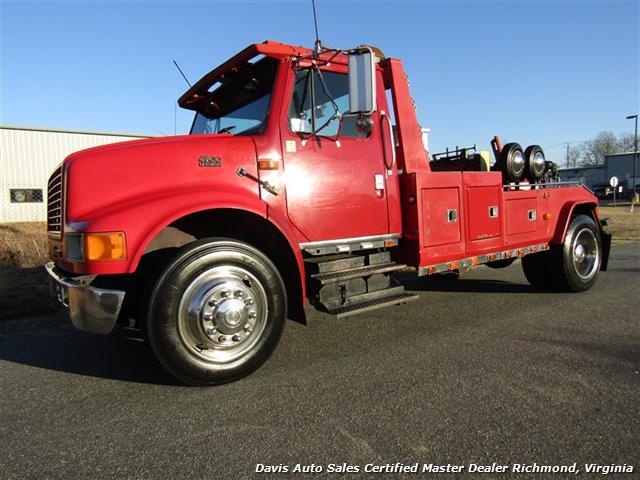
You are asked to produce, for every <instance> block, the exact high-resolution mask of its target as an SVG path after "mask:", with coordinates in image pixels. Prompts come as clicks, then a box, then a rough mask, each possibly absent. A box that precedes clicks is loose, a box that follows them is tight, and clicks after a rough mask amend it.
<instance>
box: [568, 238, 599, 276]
mask: <svg viewBox="0 0 640 480" xmlns="http://www.w3.org/2000/svg"><path fill="white" fill-rule="evenodd" d="M571 252H572V259H573V268H574V270H575V271H576V273H577V274H578V276H579V277H580V278H582V279H583V280H589V279H590V278H592V277H593V276H594V275H595V274H596V273H597V271H598V268H599V267H600V251H599V249H598V240H597V238H596V236H595V234H594V233H593V231H592V230H591V229H590V228H583V229H582V230H580V231H579V232H578V233H577V235H576V236H575V238H574V240H573V243H572V245H571Z"/></svg>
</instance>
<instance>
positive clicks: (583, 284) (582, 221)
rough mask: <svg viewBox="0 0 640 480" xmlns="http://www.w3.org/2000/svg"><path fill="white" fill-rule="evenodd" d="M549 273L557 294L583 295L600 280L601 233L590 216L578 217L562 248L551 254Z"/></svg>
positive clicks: (573, 222) (568, 230)
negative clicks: (558, 292)
mask: <svg viewBox="0 0 640 480" xmlns="http://www.w3.org/2000/svg"><path fill="white" fill-rule="evenodd" d="M549 254H550V258H549V273H550V276H551V278H552V279H553V281H554V283H555V285H556V287H557V289H558V290H561V291H566V292H583V291H585V290H588V289H590V288H591V287H592V286H593V284H594V283H595V282H596V280H597V278H598V273H599V271H600V263H601V262H602V241H601V239H600V230H599V229H598V227H597V225H596V223H595V222H594V221H593V218H591V217H590V216H588V215H578V216H576V217H575V218H574V219H573V220H572V221H571V224H570V225H569V228H568V229H567V235H566V237H565V240H564V243H563V244H562V245H557V246H553V248H552V250H550V251H549Z"/></svg>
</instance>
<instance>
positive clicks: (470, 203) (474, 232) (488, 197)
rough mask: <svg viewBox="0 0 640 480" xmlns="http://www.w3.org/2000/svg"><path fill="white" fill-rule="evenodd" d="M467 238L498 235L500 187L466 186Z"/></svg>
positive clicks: (499, 230) (477, 238)
mask: <svg viewBox="0 0 640 480" xmlns="http://www.w3.org/2000/svg"><path fill="white" fill-rule="evenodd" d="M467 212H468V215H469V217H468V221H469V240H471V241H474V240H484V239H487V238H495V237H499V236H500V234H501V233H502V232H501V230H502V228H501V221H500V214H501V212H500V187H467Z"/></svg>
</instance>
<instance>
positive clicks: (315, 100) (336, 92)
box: [289, 70, 367, 138]
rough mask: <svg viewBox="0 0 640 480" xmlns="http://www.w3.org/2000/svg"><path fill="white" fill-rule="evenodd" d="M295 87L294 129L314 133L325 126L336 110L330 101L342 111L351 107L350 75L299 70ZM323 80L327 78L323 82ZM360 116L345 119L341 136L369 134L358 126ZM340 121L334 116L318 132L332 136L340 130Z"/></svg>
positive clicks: (292, 124)
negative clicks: (357, 121)
mask: <svg viewBox="0 0 640 480" xmlns="http://www.w3.org/2000/svg"><path fill="white" fill-rule="evenodd" d="M295 78H296V80H295V88H294V89H293V95H292V97H291V106H290V108H289V127H290V128H291V131H292V132H295V133H312V132H313V131H314V130H315V129H318V128H320V127H322V126H323V125H324V124H325V123H327V122H328V121H329V120H330V119H331V117H332V116H333V115H334V114H335V108H334V106H333V103H332V101H331V98H333V102H335V104H336V105H337V107H338V110H339V111H340V113H341V114H343V115H344V114H345V113H346V112H348V110H349V78H348V76H347V75H346V74H341V73H333V72H322V78H321V77H320V74H319V73H318V72H317V71H315V70H299V71H297V72H296V77H295ZM323 80H324V82H323ZM356 120H357V118H356V117H355V116H353V115H349V116H345V117H343V119H342V130H341V132H340V136H341V137H358V138H362V137H366V136H367V135H366V134H363V133H362V132H360V131H359V130H358V129H357V128H356ZM339 127H340V122H339V121H338V119H337V118H336V119H334V120H333V121H331V122H330V123H328V124H327V125H326V126H325V127H324V128H323V129H322V130H320V131H318V135H320V136H324V137H331V136H335V135H337V134H338V129H339Z"/></svg>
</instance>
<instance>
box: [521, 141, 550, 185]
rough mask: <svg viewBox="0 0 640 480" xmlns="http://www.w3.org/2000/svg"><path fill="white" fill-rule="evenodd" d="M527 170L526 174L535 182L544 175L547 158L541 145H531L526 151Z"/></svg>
mask: <svg viewBox="0 0 640 480" xmlns="http://www.w3.org/2000/svg"><path fill="white" fill-rule="evenodd" d="M524 160H525V170H524V175H525V177H527V178H528V179H529V181H530V182H531V183H535V182H537V181H538V180H541V179H542V177H544V169H545V159H544V152H543V151H542V148H540V146H539V145H530V146H528V147H527V149H526V150H525V151H524Z"/></svg>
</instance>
